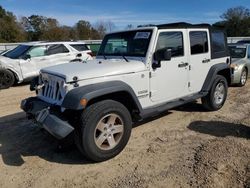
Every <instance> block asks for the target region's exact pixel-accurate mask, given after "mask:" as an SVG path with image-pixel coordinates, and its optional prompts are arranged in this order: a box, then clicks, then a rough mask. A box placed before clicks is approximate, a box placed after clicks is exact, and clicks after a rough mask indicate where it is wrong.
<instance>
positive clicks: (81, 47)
mask: <svg viewBox="0 0 250 188" xmlns="http://www.w3.org/2000/svg"><path fill="white" fill-rule="evenodd" d="M70 46H71V47H73V48H75V49H76V50H77V51H79V52H82V51H86V50H89V48H88V47H87V45H86V44H70Z"/></svg>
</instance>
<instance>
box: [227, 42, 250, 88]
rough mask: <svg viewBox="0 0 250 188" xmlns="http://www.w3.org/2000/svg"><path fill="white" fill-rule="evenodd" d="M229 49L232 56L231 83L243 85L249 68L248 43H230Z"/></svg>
mask: <svg viewBox="0 0 250 188" xmlns="http://www.w3.org/2000/svg"><path fill="white" fill-rule="evenodd" d="M229 50H230V55H231V57H232V64H231V67H232V70H233V81H232V84H238V85H239V86H244V85H245V84H246V81H247V78H248V76H249V74H248V73H249V70H250V44H238V43H237V44H231V45H229Z"/></svg>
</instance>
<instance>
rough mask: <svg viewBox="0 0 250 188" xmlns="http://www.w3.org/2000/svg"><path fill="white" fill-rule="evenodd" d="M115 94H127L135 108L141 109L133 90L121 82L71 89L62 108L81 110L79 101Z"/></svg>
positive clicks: (82, 107)
mask: <svg viewBox="0 0 250 188" xmlns="http://www.w3.org/2000/svg"><path fill="white" fill-rule="evenodd" d="M116 92H127V93H128V94H129V95H130V96H131V97H132V99H133V100H134V102H135V104H136V105H137V108H138V109H139V110H141V109H142V107H141V105H140V102H139V100H138V98H137V96H136V94H135V92H134V91H133V89H132V88H131V87H130V86H129V85H128V84H126V83H124V82H122V81H110V82H102V83H97V84H91V85H87V86H82V87H79V88H75V89H72V90H71V91H69V92H68V93H67V94H66V96H65V98H64V100H63V103H62V107H63V108H66V109H72V110H81V109H84V106H82V105H81V104H80V100H81V99H83V98H84V99H87V101H90V100H91V99H94V98H97V97H101V96H104V95H107V94H112V93H116Z"/></svg>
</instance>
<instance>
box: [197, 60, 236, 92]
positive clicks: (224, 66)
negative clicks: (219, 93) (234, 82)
mask: <svg viewBox="0 0 250 188" xmlns="http://www.w3.org/2000/svg"><path fill="white" fill-rule="evenodd" d="M223 70H225V71H229V72H230V79H231V78H232V73H231V69H230V66H229V65H228V64H226V63H219V64H215V65H213V66H212V67H211V68H210V70H209V71H208V74H207V77H206V79H205V82H204V84H203V86H202V89H201V92H208V91H209V90H210V89H211V87H212V84H213V82H214V79H215V76H216V75H217V74H218V73H219V72H220V71H223Z"/></svg>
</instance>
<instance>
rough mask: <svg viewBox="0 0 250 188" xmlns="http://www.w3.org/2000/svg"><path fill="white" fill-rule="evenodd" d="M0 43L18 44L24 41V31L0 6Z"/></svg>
mask: <svg viewBox="0 0 250 188" xmlns="http://www.w3.org/2000/svg"><path fill="white" fill-rule="evenodd" d="M0 26H1V27H0V42H20V41H23V40H24V39H25V34H24V31H23V30H22V28H21V26H20V25H19V23H18V22H17V20H16V17H15V16H14V15H13V14H12V13H11V12H7V11H6V10H5V9H3V8H2V7H1V6H0Z"/></svg>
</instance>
